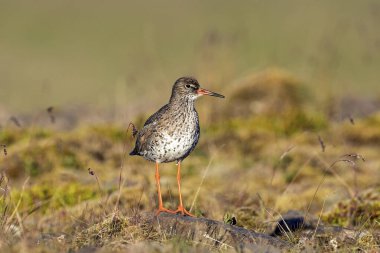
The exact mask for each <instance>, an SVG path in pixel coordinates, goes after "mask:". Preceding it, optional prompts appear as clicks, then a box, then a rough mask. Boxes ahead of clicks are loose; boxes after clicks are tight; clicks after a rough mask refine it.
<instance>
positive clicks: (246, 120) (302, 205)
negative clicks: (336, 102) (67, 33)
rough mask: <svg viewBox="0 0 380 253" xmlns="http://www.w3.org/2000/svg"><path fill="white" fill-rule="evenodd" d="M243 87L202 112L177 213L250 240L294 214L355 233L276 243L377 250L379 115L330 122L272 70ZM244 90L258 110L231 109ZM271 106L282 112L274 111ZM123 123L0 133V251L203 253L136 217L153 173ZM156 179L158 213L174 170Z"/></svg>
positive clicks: (169, 195)
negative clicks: (223, 223) (225, 226)
mask: <svg viewBox="0 0 380 253" xmlns="http://www.w3.org/2000/svg"><path fill="white" fill-rule="evenodd" d="M266 75H273V77H271V78H269V77H268V76H266ZM252 80H253V81H252ZM262 80H264V81H265V82H264V84H263V81H262ZM246 81H247V83H245V84H241V85H238V86H237V87H235V88H234V89H233V90H231V91H230V92H229V93H230V94H226V95H227V99H226V101H225V103H226V105H225V107H220V108H213V109H211V110H208V109H207V108H204V107H200V108H199V111H200V115H201V122H203V124H202V132H201V141H200V143H199V145H198V147H197V149H196V150H195V151H194V152H193V153H192V155H191V156H190V157H189V158H187V159H186V160H185V161H184V162H183V170H182V189H183V192H182V193H183V196H184V199H185V204H186V206H187V207H188V208H190V209H191V210H192V212H193V213H195V214H196V215H198V216H205V217H208V218H211V219H216V220H223V218H224V217H227V216H228V217H232V216H233V217H235V218H236V221H237V225H239V226H242V227H246V228H248V229H252V230H255V231H258V232H269V231H271V229H272V228H273V224H274V222H275V221H276V220H277V219H278V218H279V215H280V214H283V213H286V212H288V211H289V210H297V211H301V212H303V213H307V214H308V216H310V217H313V218H314V219H316V220H319V222H320V224H324V225H338V226H344V227H349V228H352V229H355V230H359V231H362V232H363V236H361V237H358V238H354V239H353V240H351V241H350V242H347V241H341V240H340V239H339V238H335V237H334V234H329V235H326V236H325V237H323V238H320V237H315V238H312V239H310V238H305V237H304V236H302V235H301V234H299V235H298V234H297V233H294V234H293V235H291V236H284V239H285V240H289V241H291V242H292V243H294V245H295V246H294V251H301V250H303V249H309V250H315V251H323V252H325V251H334V250H340V251H352V249H358V250H359V249H360V250H364V251H373V252H375V251H376V249H378V245H379V233H380V197H379V196H380V184H379V178H380V156H379V140H380V131H379V129H380V125H379V122H380V114H376V113H375V114H372V115H369V116H366V117H363V118H360V119H359V118H358V119H355V124H353V123H350V121H349V120H348V119H347V120H345V121H333V120H331V119H330V118H329V116H328V115H327V113H326V112H324V111H321V110H318V109H317V108H318V106H317V105H316V103H315V102H310V101H304V100H302V99H300V97H299V95H297V94H299V92H305V91H304V90H303V86H302V84H301V83H300V82H297V81H295V80H294V78H293V77H289V75H287V74H283V73H282V72H278V71H277V70H276V71H275V72H270V71H269V72H266V73H264V74H261V75H258V77H255V78H252V79H250V78H248V79H247V80H246ZM271 82H272V83H271ZM268 83H269V85H272V86H271V87H272V88H271V89H274V90H276V93H275V95H273V94H272V95H271V94H270V93H268V94H264V93H265V92H268V90H266V89H264V88H263V87H261V86H262V85H268ZM260 85H261V86H260ZM289 87H290V88H289ZM298 87H300V88H299V89H298ZM251 89H253V90H259V91H261V92H260V94H261V97H257V98H256V99H257V100H259V101H261V103H262V105H265V106H266V107H265V108H264V107H262V106H261V107H260V106H259V107H257V106H258V105H252V106H251V107H249V108H251V109H249V110H247V111H244V112H242V113H241V114H239V110H241V107H240V106H241V104H236V101H240V102H239V103H246V102H247V103H248V102H250V100H249V99H248V100H247V98H246V96H245V95H246V94H247V90H248V91H250V90H251ZM294 93H296V94H294ZM241 94H244V96H243V95H241ZM302 94H304V93H302ZM229 95H230V97H231V99H228V98H229ZM273 96H276V97H273ZM281 96H283V97H284V98H283V99H282V98H281ZM302 97H303V96H301V98H302ZM242 101H243V102H242ZM280 101H287V102H286V105H287V106H286V107H281V110H280V111H279V107H278V104H279V103H280ZM214 102H215V101H210V103H214ZM217 102H218V103H223V102H224V101H222V102H221V101H217ZM215 103H216V102H215ZM203 105H204V104H203ZM247 106H248V105H247ZM228 110H229V111H228ZM277 112H278V113H277ZM210 115H212V117H213V118H212V120H210V117H211V116H210ZM141 118H144V116H141V115H140V116H137V118H136V119H137V121H138V124H137V125H141V123H142V120H141ZM128 123H129V122H128ZM128 123H127V122H125V124H120V125H119V124H117V123H108V124H96V125H94V124H85V125H81V126H78V127H76V128H75V129H73V130H71V131H64V130H59V129H58V128H57V129H55V128H54V126H51V125H49V126H44V125H38V124H37V123H36V124H34V125H33V126H31V127H27V126H24V127H22V128H20V127H17V126H7V127H4V128H2V129H1V130H0V144H5V145H6V149H7V152H6V153H7V154H6V155H5V154H3V153H2V154H1V156H0V169H1V171H2V180H1V181H0V183H1V188H0V190H1V192H0V196H1V198H0V211H1V212H0V226H1V227H0V228H1V232H0V249H1V251H7V252H19V251H28V252H29V251H30V252H52V251H61V252H68V251H69V252H73V251H75V250H79V249H88V250H89V251H90V250H95V249H96V250H98V251H99V252H108V251H118V250H119V251H131V252H147V251H155V252H183V251H189V252H192V251H194V252H199V251H201V252H202V251H204V252H207V251H208V250H210V248H207V247H203V246H202V245H194V244H191V243H189V242H182V241H180V240H178V239H173V238H166V237H165V235H162V234H160V233H159V231H154V230H153V229H152V227H151V226H149V224H147V223H146V222H144V220H141V219H140V218H139V215H138V214H139V212H146V211H148V212H151V211H154V210H155V208H156V188H155V182H154V165H153V164H152V163H150V162H147V161H144V160H143V159H142V158H140V157H129V156H128V155H127V154H128V151H129V150H131V149H132V146H133V142H134V141H133V139H132V138H131V133H128V135H127V133H126V128H127V125H128ZM363 157H364V159H362V158H363ZM120 172H121V176H122V177H121V187H120V191H119V176H120ZM161 183H162V188H163V198H164V203H165V206H166V207H168V208H171V209H175V208H176V206H177V198H178V193H177V190H176V189H177V186H176V167H175V165H174V164H163V165H161Z"/></svg>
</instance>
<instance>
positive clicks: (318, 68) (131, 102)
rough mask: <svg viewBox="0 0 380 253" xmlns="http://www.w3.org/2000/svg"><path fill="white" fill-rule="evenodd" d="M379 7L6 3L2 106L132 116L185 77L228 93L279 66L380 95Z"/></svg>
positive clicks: (328, 86)
mask: <svg viewBox="0 0 380 253" xmlns="http://www.w3.org/2000/svg"><path fill="white" fill-rule="evenodd" d="M216 9H217V11H215V10H216ZM379 10H380V4H379V3H378V2H376V1H373V0H363V1H359V2H358V1H354V0H338V1H334V2H331V1H328V0H323V1H318V2H314V3H306V2H302V1H295V2H278V1H264V2H263V1H239V2H230V1H217V0H212V1H200V0H197V1H192V2H185V3H184V2H177V1H172V0H164V1H160V3H157V2H155V1H148V2H144V3H142V2H140V1H127V2H125V1H112V3H105V2H103V1H92V2H91V4H89V3H87V2H85V1H75V2H65V1H47V0H42V1H38V3H34V2H30V1H25V0H24V1H21V2H20V1H17V2H15V1H1V2H0V24H1V25H0V34H2V36H1V43H0V55H1V56H2V57H1V58H0V65H1V66H2V68H1V72H0V73H1V74H0V88H1V93H0V104H2V105H4V106H6V109H11V110H15V111H17V112H19V111H22V112H32V111H34V110H36V109H38V108H44V107H47V106H50V105H53V106H58V107H61V106H63V105H65V106H68V105H70V106H75V105H77V104H84V105H88V106H89V107H91V108H92V109H96V110H100V108H102V107H104V106H106V107H107V108H110V109H111V110H116V112H115V113H121V112H120V111H118V109H117V108H118V107H122V108H123V110H124V111H123V112H124V113H125V112H127V113H133V112H134V111H135V110H139V111H145V110H146V109H149V108H155V107H157V106H159V105H160V104H162V103H163V102H164V101H165V100H166V97H163V95H162V94H161V93H160V92H156V91H157V87H161V88H162V90H166V89H169V88H170V86H171V84H172V83H173V82H174V80H175V79H176V78H178V77H179V76H183V75H194V76H196V77H198V78H199V80H200V81H201V82H202V83H203V84H204V85H205V86H211V87H210V88H215V87H216V86H218V88H219V90H225V89H228V87H229V86H230V85H231V83H232V82H234V81H235V80H236V78H237V77H241V76H244V75H245V74H247V73H250V72H251V71H253V70H254V71H257V70H260V69H264V68H266V67H268V66H278V67H280V68H283V69H288V70H289V71H290V72H292V73H297V76H299V77H300V78H302V79H303V80H306V81H307V82H306V83H307V85H309V86H311V87H317V89H314V90H313V92H314V93H315V94H317V95H320V94H326V93H331V95H332V96H336V95H337V93H340V94H344V95H367V96H379V94H378V88H377V87H378V66H379V64H380V60H379V59H380V32H379V29H378V26H377V24H378V23H379V21H380V20H379V19H380V15H379V14H378V13H379ZM160 90H161V89H160ZM374 92H375V93H377V94H374ZM31 97H33V98H38V99H30V98H31ZM141 97H143V99H141ZM152 105H153V106H152ZM150 106H152V107H150ZM139 108H143V109H142V110H141V109H139ZM0 116H1V114H0Z"/></svg>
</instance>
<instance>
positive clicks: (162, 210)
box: [156, 206, 177, 216]
mask: <svg viewBox="0 0 380 253" xmlns="http://www.w3.org/2000/svg"><path fill="white" fill-rule="evenodd" d="M160 213H172V214H176V213H177V211H173V210H169V209H166V208H165V207H162V206H160V207H158V209H157V211H156V216H158V215H159V214H160Z"/></svg>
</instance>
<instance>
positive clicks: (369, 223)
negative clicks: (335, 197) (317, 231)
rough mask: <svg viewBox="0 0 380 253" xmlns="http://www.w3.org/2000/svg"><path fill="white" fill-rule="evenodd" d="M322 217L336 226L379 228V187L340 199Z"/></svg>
mask: <svg viewBox="0 0 380 253" xmlns="http://www.w3.org/2000/svg"><path fill="white" fill-rule="evenodd" d="M322 219H323V220H324V221H325V222H326V223H328V224H334V225H338V226H344V227H360V228H374V229H380V223H379V221H380V188H378V189H369V190H367V191H364V192H362V193H360V194H359V195H358V196H356V197H354V198H350V199H347V200H343V201H340V202H339V203H337V204H336V205H335V207H334V208H333V209H332V210H331V211H329V212H326V213H325V214H324V215H323V216H322Z"/></svg>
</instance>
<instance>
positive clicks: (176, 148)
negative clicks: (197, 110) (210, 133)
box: [149, 133, 199, 163]
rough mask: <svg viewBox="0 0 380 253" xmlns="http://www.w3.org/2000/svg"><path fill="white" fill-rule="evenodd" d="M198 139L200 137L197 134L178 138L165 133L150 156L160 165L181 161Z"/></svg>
mask: <svg viewBox="0 0 380 253" xmlns="http://www.w3.org/2000/svg"><path fill="white" fill-rule="evenodd" d="M198 138H199V135H198V134H196V133H182V134H180V135H176V136H171V135H169V134H167V133H163V135H162V136H161V138H160V139H159V141H158V143H157V144H158V145H154V147H153V148H152V149H151V151H150V154H149V156H150V157H151V158H153V159H152V160H154V161H156V162H160V163H164V162H172V161H176V160H180V159H181V158H182V157H184V156H185V155H186V154H188V152H189V151H190V150H191V149H192V148H193V147H194V145H195V144H196V143H197V142H198Z"/></svg>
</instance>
